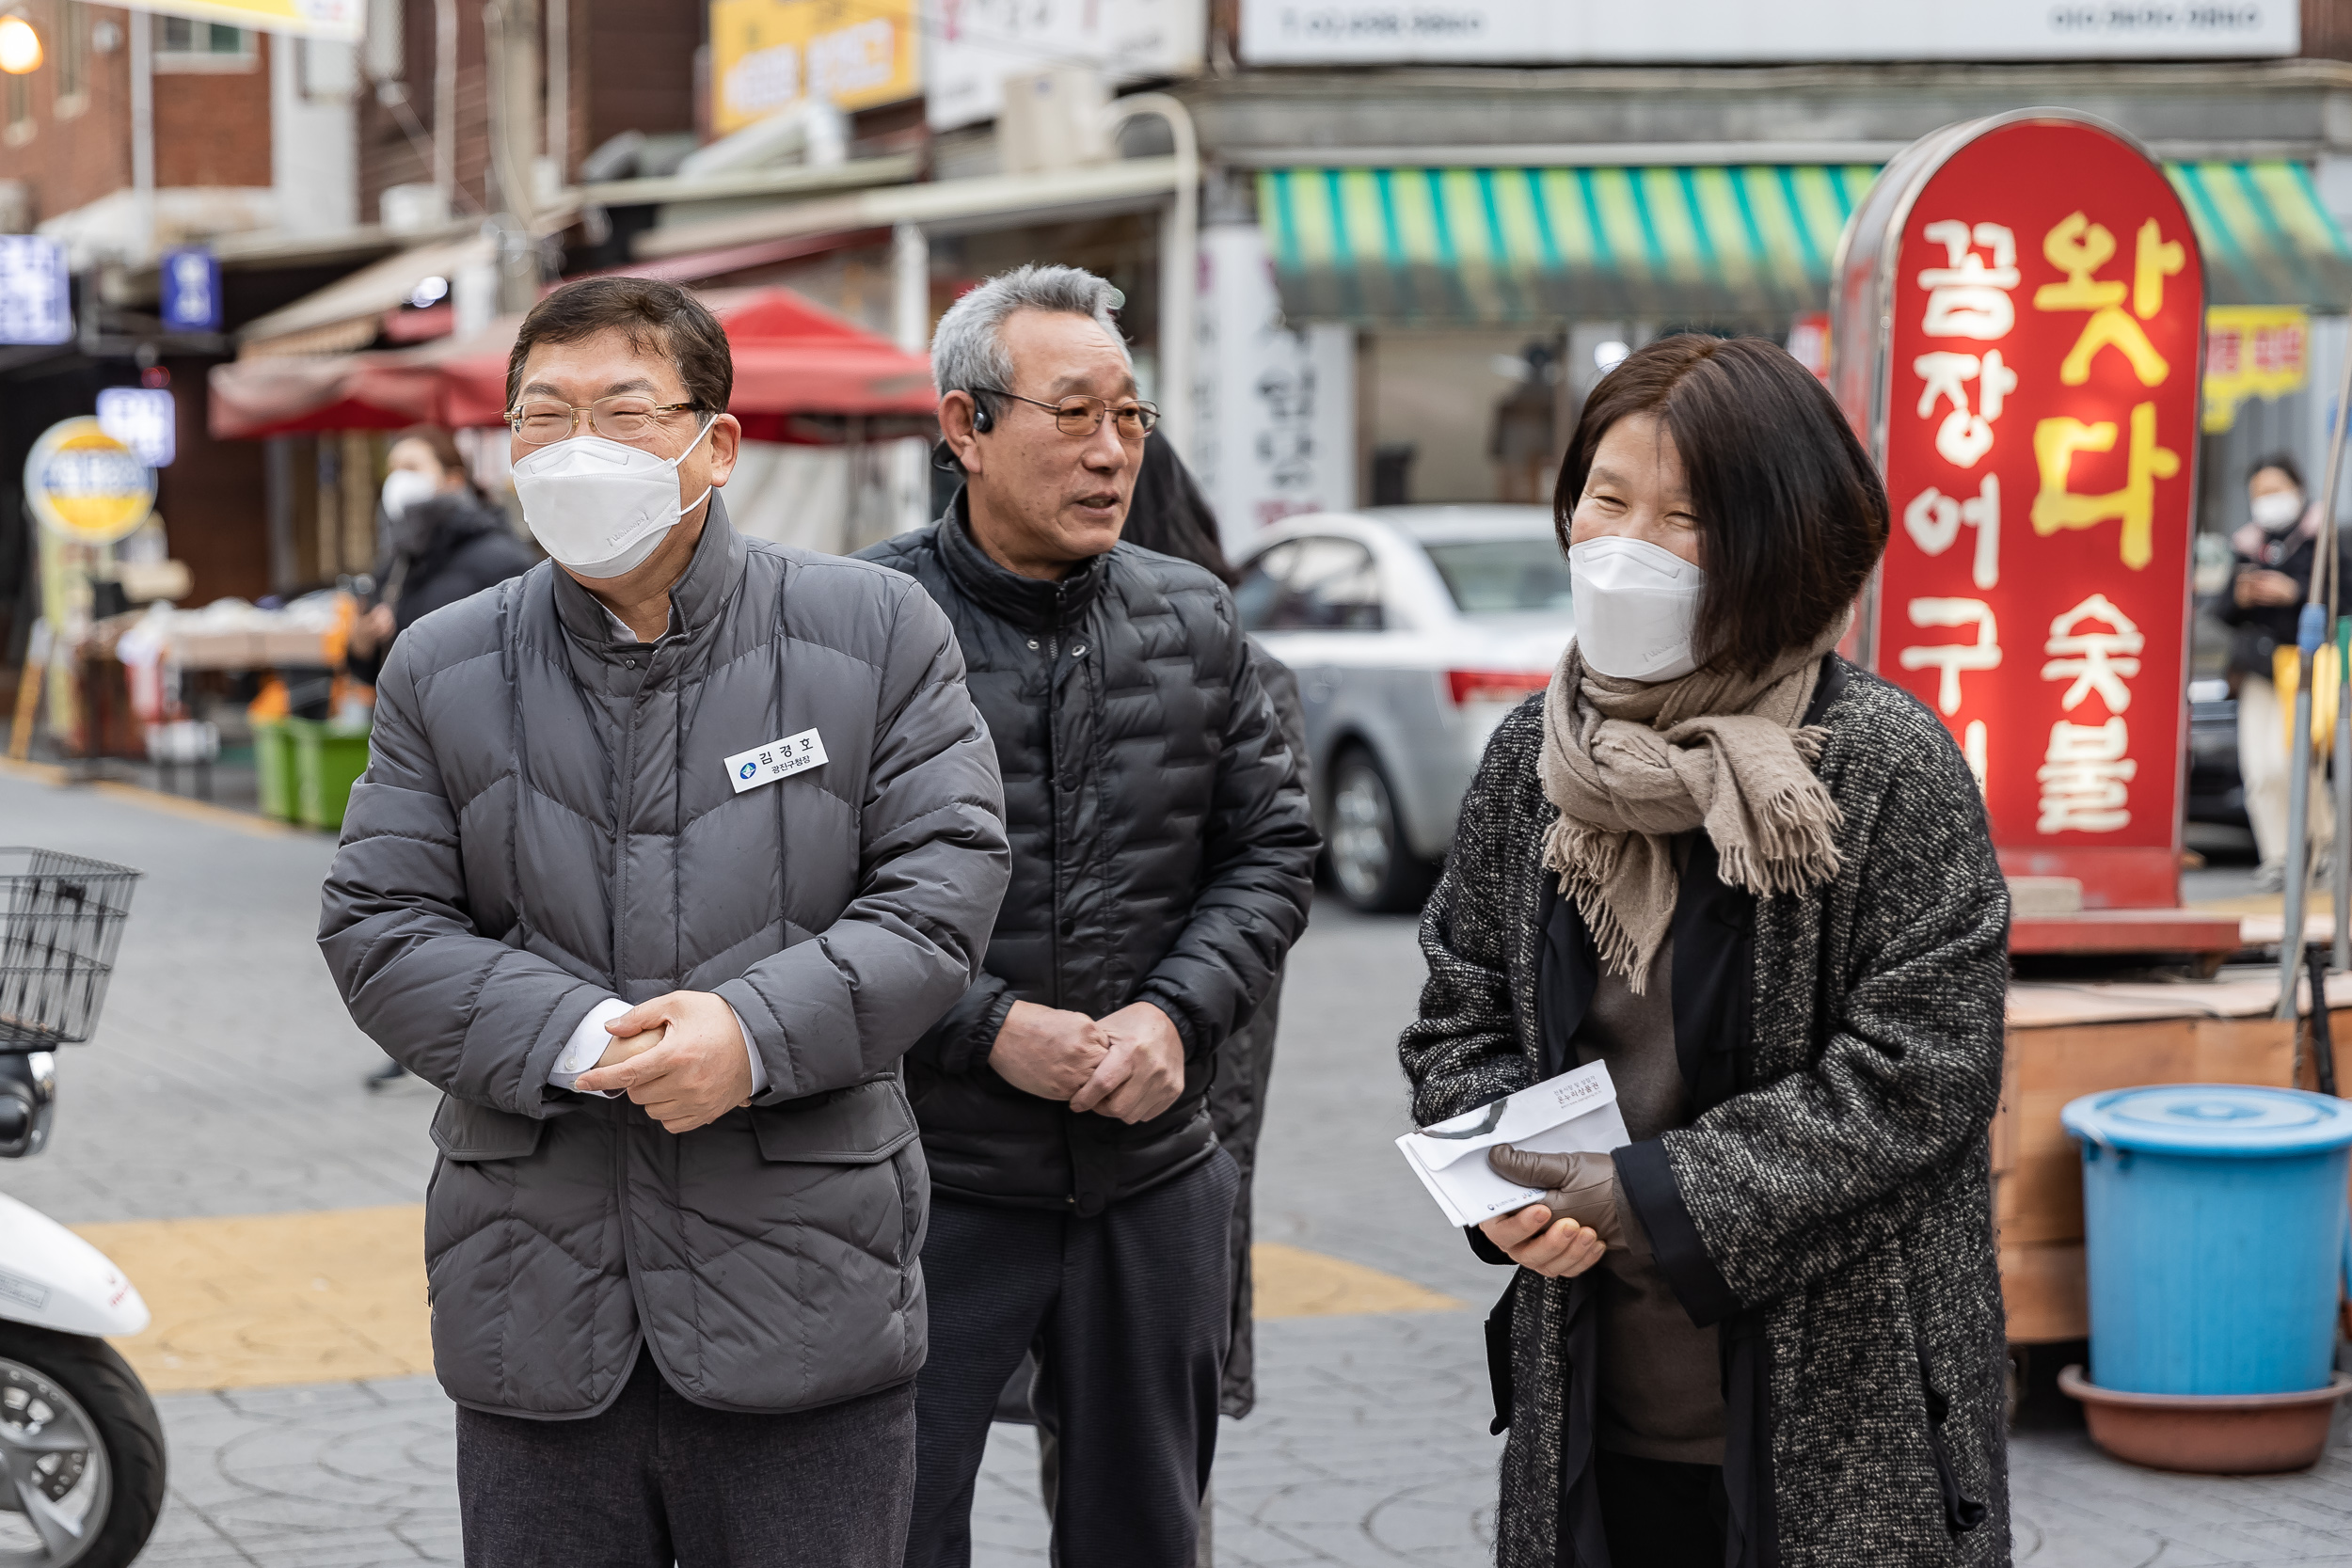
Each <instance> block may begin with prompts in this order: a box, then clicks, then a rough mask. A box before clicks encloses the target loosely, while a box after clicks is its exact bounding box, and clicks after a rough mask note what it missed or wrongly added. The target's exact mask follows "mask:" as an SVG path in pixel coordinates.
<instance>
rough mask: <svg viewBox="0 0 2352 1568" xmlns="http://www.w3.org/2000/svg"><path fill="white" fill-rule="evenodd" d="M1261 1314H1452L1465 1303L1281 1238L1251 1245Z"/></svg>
mask: <svg viewBox="0 0 2352 1568" xmlns="http://www.w3.org/2000/svg"><path fill="white" fill-rule="evenodd" d="M1249 1269H1250V1274H1251V1276H1252V1277H1253V1278H1254V1280H1255V1281H1256V1284H1257V1297H1256V1301H1255V1306H1256V1308H1257V1314H1258V1316H1259V1317H1261V1318H1343V1317H1354V1316H1359V1315H1362V1314H1366V1313H1374V1312H1451V1311H1455V1310H1458V1309H1459V1308H1460V1307H1462V1306H1463V1305H1464V1304H1463V1303H1461V1302H1458V1301H1456V1300H1454V1298H1453V1297H1452V1296H1448V1295H1440V1294H1439V1293H1438V1292H1437V1291H1432V1290H1427V1289H1425V1288H1423V1287H1422V1286H1419V1285H1416V1284H1414V1283H1413V1282H1412V1281H1411V1280H1409V1279H1399V1278H1398V1277H1397V1276H1396V1275H1392V1274H1382V1273H1381V1272H1380V1271H1379V1270H1378V1269H1368V1268H1366V1267H1365V1266H1364V1265H1363V1264H1361V1263H1351V1262H1349V1261H1348V1260H1347V1259H1344V1258H1333V1257H1331V1256H1329V1255H1328V1254H1327V1253H1321V1252H1310V1251H1308V1250H1307V1249H1306V1248H1305V1247H1295V1246H1285V1245H1283V1244H1282V1243H1279V1242H1260V1243H1258V1244H1257V1245H1256V1246H1253V1247H1251V1248H1250V1249H1249Z"/></svg>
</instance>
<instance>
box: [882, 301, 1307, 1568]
mask: <svg viewBox="0 0 2352 1568" xmlns="http://www.w3.org/2000/svg"><path fill="white" fill-rule="evenodd" d="M1117 299H1118V294H1117V291H1115V290H1114V289H1112V287H1111V286H1110V285H1109V284H1108V283H1107V282H1105V281H1104V280H1103V279H1102V278H1100V277H1095V276H1094V275H1093V274H1091V273H1088V272H1084V271H1082V270H1080V269H1078V268H1075V267H1038V266H1027V267H1021V268H1018V269H1016V270H1014V271H1012V272H1009V273H1006V274H1003V275H1001V276H999V277H993V278H991V279H990V280H988V281H987V282H985V283H982V284H981V285H980V286H979V287H977V288H976V289H974V290H972V291H971V292H970V293H966V294H965V295H964V296H963V297H962V298H961V299H960V300H958V301H957V302H956V304H955V306H954V307H953V308H952V309H949V310H948V312H947V313H946V315H945V316H944V317H942V318H941V320H940V323H939V327H938V330H937V332H936V333H935V334H934V336H933V338H932V340H931V371H932V374H933V376H934V377H935V378H936V379H937V382H938V387H939V390H940V394H941V397H940V425H941V428H942V430H943V431H944V432H945V434H946V441H947V446H948V449H949V451H951V453H952V454H953V457H954V460H955V461H956V463H957V464H958V466H959V467H961V470H962V473H963V481H964V483H963V486H962V488H961V490H960V491H959V492H958V493H957V496H956V499H955V500H954V501H953V502H952V503H951V505H950V506H949V508H948V510H947V513H946V515H945V516H944V517H942V518H941V519H940V520H939V521H938V522H937V523H934V524H932V525H931V526H930V527H929V528H926V529H922V530H920V531H915V532H913V533H907V534H901V535H899V536H898V538H896V539H892V540H889V541H887V542H885V543H883V544H881V545H877V546H873V547H872V548H871V549H869V550H866V552H864V557H865V559H867V560H872V561H876V562H881V563H882V564H883V565H886V566H893V567H896V568H898V570H900V571H903V572H906V573H908V574H909V575H911V576H912V577H914V578H915V580H916V581H918V582H920V583H921V584H922V585H923V587H924V589H925V590H926V591H928V592H929V593H930V596H931V598H932V599H933V600H934V601H935V602H936V603H937V604H938V605H939V607H940V608H941V609H942V610H946V613H947V617H948V619H949V620H950V621H952V622H953V623H954V624H955V627H956V634H957V637H958V639H959V641H960V642H961V646H962V649H963V656H964V660H965V663H966V664H967V666H968V667H969V669H970V677H969V679H970V685H971V689H972V698H973V701H974V703H975V704H976V705H977V706H978V708H979V710H980V714H981V717H982V718H984V719H985V720H986V721H988V729H989V734H990V735H991V736H992V737H993V740H994V742H995V747H996V755H997V759H998V762H999V765H1000V766H1001V768H1002V770H1003V772H1004V776H1005V780H1006V791H1005V805H1006V825H1007V828H1008V830H1009V834H1010V837H1011V841H1012V886H1011V888H1010V890H1009V892H1008V893H1007V895H1006V898H1005V905H1004V909H1003V911H1002V912H1001V913H1000V914H999V916H998V917H997V921H996V925H995V928H994V930H993V932H992V933H991V934H990V937H989V942H988V951H987V955H986V957H985V958H984V960H983V964H982V968H983V973H982V974H980V976H979V977H978V979H977V982H976V983H975V984H974V985H973V986H972V988H971V989H970V990H968V991H967V992H966V993H965V994H964V996H963V998H962V1000H961V1001H960V1002H959V1003H957V1004H956V1006H954V1007H953V1008H951V1009H950V1010H949V1011H948V1013H947V1015H946V1017H945V1018H944V1019H942V1020H941V1021H940V1022H939V1023H938V1024H937V1025H936V1026H935V1027H934V1028H933V1029H932V1030H931V1031H930V1033H929V1034H928V1035H926V1036H925V1037H924V1038H923V1039H922V1041H921V1042H919V1043H918V1044H917V1045H916V1046H915V1048H914V1050H913V1051H911V1052H910V1053H908V1056H907V1084H908V1087H909V1089H910V1091H911V1092H912V1093H913V1095H914V1108H915V1117H916V1119H917V1121H919V1122H920V1124H921V1126H922V1133H923V1147H924V1152H925V1153H926V1155H927V1156H928V1157H929V1160H930V1173H931V1181H932V1184H933V1188H934V1191H935V1193H936V1195H937V1196H936V1200H935V1201H934V1203H933V1205H932V1209H931V1226H930V1236H929V1238H928V1239H927V1240H926V1241H925V1243H924V1246H923V1275H924V1280H925V1283H926V1284H927V1286H928V1287H929V1289H930V1301H931V1354H930V1361H928V1362H927V1363H926V1364H925V1365H924V1368H923V1372H922V1376H921V1378H920V1380H919V1382H918V1383H917V1386H916V1388H917V1392H916V1421H915V1425H916V1431H917V1433H918V1439H917V1441H918V1448H919V1452H918V1456H917V1460H916V1466H915V1487H914V1523H913V1526H912V1528H911V1530H910V1532H909V1536H908V1542H907V1555H906V1561H907V1564H908V1568H963V1565H964V1564H966V1563H968V1562H969V1561H970V1560H971V1552H972V1520H971V1516H972V1500H973V1492H974V1487H975V1482H976V1481H977V1476H978V1472H979V1466H980V1459H981V1455H982V1453H983V1451H984V1450H985V1449H986V1447H987V1442H988V1431H989V1424H990V1422H991V1420H992V1419H993V1418H994V1416H995V1413H996V1410H997V1406H998V1402H999V1400H1000V1398H1001V1396H1002V1395H1003V1394H1004V1392H1005V1388H1006V1384H1007V1381H1008V1380H1009V1379H1010V1378H1011V1377H1012V1376H1013V1374H1014V1371H1015V1370H1016V1369H1017V1368H1019V1367H1020V1365H1021V1363H1022V1360H1023V1357H1024V1356H1025V1355H1027V1354H1030V1353H1031V1352H1032V1350H1034V1352H1035V1354H1036V1355H1037V1358H1038V1366H1039V1374H1038V1377H1037V1381H1036V1384H1035V1386H1034V1389H1033V1391H1032V1395H1031V1400H1032V1405H1033V1408H1034V1409H1035V1411H1036V1413H1037V1416H1038V1418H1039V1421H1040V1424H1041V1425H1043V1426H1047V1427H1050V1428H1051V1429H1053V1430H1054V1432H1055V1433H1056V1436H1057V1446H1056V1454H1057V1459H1056V1465H1055V1475H1054V1478H1053V1480H1054V1488H1053V1497H1054V1502H1053V1511H1054V1526H1053V1540H1054V1558H1055V1560H1056V1561H1057V1562H1060V1563H1063V1564H1067V1565H1069V1568H1193V1565H1194V1563H1195V1561H1196V1552H1197V1549H1198V1542H1199V1535H1200V1504H1201V1497H1202V1493H1203V1490H1204V1489H1205V1488H1206V1486H1207V1484H1208V1480H1209V1470H1210V1465H1211V1463H1212V1461H1213V1460H1214V1458H1215V1455H1216V1420H1217V1410H1218V1405H1219V1401H1220V1396H1221V1387H1220V1380H1221V1378H1222V1375H1223V1363H1224V1359H1225V1354H1226V1348H1227V1345H1228V1343H1229V1341H1230V1339H1231V1337H1232V1279H1231V1260H1230V1251H1229V1249H1230V1247H1231V1245H1232V1223H1233V1213H1234V1193H1235V1188H1236V1185H1237V1181H1238V1175H1237V1172H1236V1171H1235V1168H1234V1162H1233V1160H1232V1156H1231V1155H1229V1154H1228V1153H1227V1152H1226V1151H1225V1150H1223V1149H1222V1148H1219V1147H1218V1145H1217V1140H1216V1133H1215V1132H1214V1131H1213V1120H1212V1117H1211V1113H1210V1111H1209V1108H1208V1104H1207V1100H1208V1092H1209V1083H1210V1080H1211V1078H1212V1077H1213V1076H1214V1075H1215V1072H1216V1065H1217V1063H1218V1062H1219V1061H1220V1060H1221V1053H1222V1052H1223V1050H1224V1048H1225V1046H1226V1044H1227V1042H1228V1041H1230V1040H1231V1039H1232V1037H1233V1035H1234V1034H1235V1033H1236V1032H1238V1031H1239V1030H1240V1029H1241V1028H1242V1026H1243V1025H1245V1024H1246V1023H1248V1022H1249V1020H1250V1018H1251V1017H1252V1015H1254V1014H1255V1013H1256V1012H1257V1011H1258V1010H1259V1008H1260V1006H1262V1005H1263V1002H1264V1000H1265V998H1266V996H1267V994H1268V992H1269V991H1270V990H1272V987H1273V984H1274V978H1275V974H1276V972H1277V970H1278V968H1279V965H1280V964H1281V961H1282V958H1283V957H1284V955H1285V954H1286V953H1287V952H1288V951H1289V949H1290V945H1291V943H1292V942H1294V941H1295V940H1296V939H1297V936H1298V933H1299V932H1300V931H1301V930H1302V929H1303V928H1304V927H1305V926H1306V923H1307V906H1308V901H1309V898H1310V895H1311V873H1312V869H1313V863H1314V855H1315V850H1316V840H1315V835H1314V824H1313V819H1312V816H1311V813H1310V812H1309V810H1308V807H1307V800H1306V795H1305V793H1304V791H1302V790H1301V789H1300V788H1299V785H1298V782H1297V777H1296V769H1295V765H1294V764H1293V762H1292V760H1291V755H1290V752H1289V749H1288V747H1287V746H1286V745H1285V744H1284V741H1283V738H1282V734H1281V727H1280V724H1279V721H1278V720H1277V719H1276V717H1275V713H1274V709H1273V706H1272V705H1271V703H1270V702H1269V701H1268V700H1267V698H1266V695H1265V692H1264V689H1263V687H1262V686H1261V685H1260V683H1259V679H1258V674H1257V668H1256V665H1255V664H1254V663H1253V661H1252V659H1251V657H1250V656H1249V652H1248V643H1247V641H1246V640H1245V639H1244V638H1243V636H1242V632H1241V624H1240V619H1239V617H1238V616H1237V615H1236V613H1235V611H1234V609H1233V601H1232V594H1230V593H1229V592H1228V591H1227V589H1226V587H1225V585H1224V584H1223V583H1222V582H1220V581H1218V580H1217V578H1215V577H1213V576H1212V575H1211V574H1209V573H1208V572H1206V571H1203V570H1201V569H1200V567H1197V566H1194V565H1192V564H1190V563H1189V562H1183V561H1177V560H1171V559H1169V558H1168V557H1167V556H1162V555H1155V554H1153V553H1152V552H1150V551H1148V550H1143V549H1139V548H1137V547H1136V546H1134V545H1133V544H1123V543H1121V542H1120V529H1121V527H1122V525H1123V524H1124V523H1125V521H1126V518H1127V513H1128V508H1129V502H1130V499H1131V498H1132V496H1133V493H1134V489H1135V485H1136V471H1137V467H1138V466H1139V464H1140V463H1141V462H1142V461H1143V447H1144V444H1145V439H1144V438H1145V436H1146V435H1147V434H1148V432H1149V431H1150V430H1151V428H1152V424H1153V423H1154V422H1155V421H1156V419H1157V411H1156V410H1154V409H1152V407H1151V406H1150V405H1149V404H1143V403H1141V402H1139V401H1138V400H1137V399H1136V385H1135V372H1134V367H1133V365H1132V364H1131V363H1130V361H1129V359H1128V356H1127V348H1126V344H1125V342H1124V341H1122V340H1121V339H1120V335H1119V328H1118V324H1117V322H1116V321H1115V320H1114V318H1113V316H1112V314H1111V312H1112V310H1113V309H1114V308H1115V302H1116V301H1117Z"/></svg>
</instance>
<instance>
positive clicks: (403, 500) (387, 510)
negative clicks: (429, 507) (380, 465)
mask: <svg viewBox="0 0 2352 1568" xmlns="http://www.w3.org/2000/svg"><path fill="white" fill-rule="evenodd" d="M440 488H441V485H440V482H439V481H438V480H437V479H435V478H434V477H433V476H432V475H431V474H421V473H419V472H418V471H417V470H416V469H414V468H394V469H393V470H392V471H391V472H390V473H389V474H386V475H385V476H384V515H385V516H386V517H389V518H390V519H392V520H394V521H398V520H399V518H400V515H401V514H402V513H404V512H405V511H407V510H408V509H409V508H410V507H412V506H414V505H416V504H417V503H418V502H419V501H427V500H431V499H433V498H434V497H435V496H436V495H437V494H439V493H440Z"/></svg>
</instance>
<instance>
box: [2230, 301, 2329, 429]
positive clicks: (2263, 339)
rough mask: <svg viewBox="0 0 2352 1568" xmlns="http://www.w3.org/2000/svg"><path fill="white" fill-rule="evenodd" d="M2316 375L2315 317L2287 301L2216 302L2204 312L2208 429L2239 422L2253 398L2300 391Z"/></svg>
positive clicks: (2271, 396) (2278, 395)
mask: <svg viewBox="0 0 2352 1568" xmlns="http://www.w3.org/2000/svg"><path fill="white" fill-rule="evenodd" d="M2311 378H2312V318H2311V315H2310V313H2309V312H2307V311H2303V310H2298V309H2295V308H2294V307H2293V306H2287V305H2217V306H2215V307H2214V308H2213V309H2209V310H2207V311H2206V312H2205V420H2204V424H2205V432H2206V434H2208V435H2213V434H2217V433H2218V432H2220V431H2224V430H2227V429H2229V428H2230V427H2231V426H2232V425H2233V424H2235V423H2236V422H2237V410H2238V404H2242V403H2244V402H2245V401H2246V400H2247V399H2248V398H2275V397H2280V396H2282V395H2284V394H2285V393H2288V392H2297V391H2301V390H2302V389H2303V387H2304V385H2305V384H2306V383H2307V382H2309V381H2310V380H2311Z"/></svg>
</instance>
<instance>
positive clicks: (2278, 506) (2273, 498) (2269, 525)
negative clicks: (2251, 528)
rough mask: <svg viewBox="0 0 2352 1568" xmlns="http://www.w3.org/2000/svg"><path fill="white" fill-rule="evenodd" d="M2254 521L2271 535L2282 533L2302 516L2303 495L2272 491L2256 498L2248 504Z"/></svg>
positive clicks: (2289, 491)
mask: <svg viewBox="0 0 2352 1568" xmlns="http://www.w3.org/2000/svg"><path fill="white" fill-rule="evenodd" d="M2249 510H2250V511H2251V512H2252V513H2253V514H2254V521H2255V522H2257V523H2259V524H2261V525H2262V526H2263V527H2264V528H2265V529H2266V530H2268V531H2270V532H2272V533H2284V532H2285V531H2287V530H2289V529H2291V528H2293V527H2294V526H2295V525H2296V523H2297V522H2299V521H2301V520H2302V516H2303V494H2302V492H2301V491H2299V490H2272V491H2270V492H2268V493H2267V494H2265V495H2260V496H2256V497H2255V498H2254V499H2253V500H2252V501H2251V502H2249Z"/></svg>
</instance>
